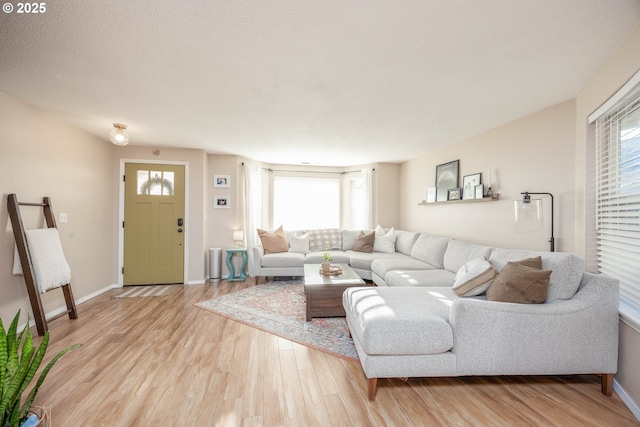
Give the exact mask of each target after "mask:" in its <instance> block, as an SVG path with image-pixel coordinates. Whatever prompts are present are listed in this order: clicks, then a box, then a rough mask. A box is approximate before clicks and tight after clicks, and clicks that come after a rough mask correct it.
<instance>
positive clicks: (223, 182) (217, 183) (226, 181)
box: [213, 175, 231, 188]
mask: <svg viewBox="0 0 640 427" xmlns="http://www.w3.org/2000/svg"><path fill="white" fill-rule="evenodd" d="M213 186H214V187H224V188H229V187H231V176H229V175H214V176H213Z"/></svg>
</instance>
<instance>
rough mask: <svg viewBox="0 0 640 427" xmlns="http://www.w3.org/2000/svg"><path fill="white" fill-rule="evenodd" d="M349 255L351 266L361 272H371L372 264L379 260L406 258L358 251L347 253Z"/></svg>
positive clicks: (396, 254)
mask: <svg viewBox="0 0 640 427" xmlns="http://www.w3.org/2000/svg"><path fill="white" fill-rule="evenodd" d="M347 255H348V256H349V264H350V265H351V268H356V269H359V270H369V271H371V263H372V262H373V261H374V260H378V259H394V260H396V259H402V258H406V257H407V256H406V255H402V254H399V253H395V252H394V253H392V254H388V253H384V252H372V253H370V254H367V253H364V252H356V251H347Z"/></svg>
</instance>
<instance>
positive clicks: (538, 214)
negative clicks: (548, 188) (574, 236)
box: [513, 191, 556, 252]
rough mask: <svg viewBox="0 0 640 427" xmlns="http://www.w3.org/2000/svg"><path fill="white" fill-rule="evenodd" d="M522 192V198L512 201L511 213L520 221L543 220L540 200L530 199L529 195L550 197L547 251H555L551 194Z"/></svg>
mask: <svg viewBox="0 0 640 427" xmlns="http://www.w3.org/2000/svg"><path fill="white" fill-rule="evenodd" d="M520 194H522V196H523V197H522V200H514V201H513V208H514V210H513V215H514V220H515V221H516V222H521V221H538V222H542V221H543V215H542V200H541V199H531V195H532V194H533V195H538V196H549V197H550V198H551V238H550V239H549V251H550V252H555V250H556V245H555V240H556V239H555V237H553V194H551V193H534V192H531V191H525V192H524V193H520Z"/></svg>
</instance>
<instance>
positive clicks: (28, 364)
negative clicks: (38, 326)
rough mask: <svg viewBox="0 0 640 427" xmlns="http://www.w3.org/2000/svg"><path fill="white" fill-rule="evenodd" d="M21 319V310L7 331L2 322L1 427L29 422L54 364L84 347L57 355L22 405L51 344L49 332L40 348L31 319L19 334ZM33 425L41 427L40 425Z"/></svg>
mask: <svg viewBox="0 0 640 427" xmlns="http://www.w3.org/2000/svg"><path fill="white" fill-rule="evenodd" d="M19 318H20V311H18V313H17V314H16V316H15V317H14V318H13V321H12V322H11V325H10V326H9V329H7V330H5V329H4V325H3V324H2V319H0V427H17V426H21V425H23V424H24V423H25V421H27V418H29V416H30V414H29V411H30V410H31V405H32V404H33V401H34V399H35V397H36V394H37V393H38V390H39V389H40V386H41V385H42V383H43V382H44V379H45V378H46V376H47V374H48V373H49V371H50V370H51V368H52V367H53V365H54V364H55V363H56V362H57V361H58V360H59V359H60V358H61V357H62V356H64V355H65V354H67V353H68V352H69V351H71V350H74V349H76V348H78V347H80V345H81V344H74V345H71V346H69V347H67V348H65V349H63V350H61V351H60V352H59V353H58V354H56V356H55V357H54V358H53V359H51V361H50V362H49V363H48V364H47V366H46V367H45V368H44V369H43V371H42V373H40V376H39V377H38V380H37V381H36V383H35V385H34V386H33V387H32V388H31V391H30V392H29V394H28V395H27V398H26V399H25V400H24V402H22V394H23V393H24V392H25V391H26V389H27V387H28V386H29V383H31V380H33V378H34V377H35V375H36V372H37V371H38V368H39V367H40V364H41V363H42V360H43V359H44V355H45V352H46V351H47V346H48V345H49V331H46V332H45V334H44V336H43V337H42V341H41V342H40V345H39V346H38V347H37V348H36V347H34V345H33V339H32V336H31V331H30V330H29V327H28V324H29V319H27V326H26V327H25V328H24V329H23V330H22V331H21V332H20V333H18V332H17V330H18V319H19ZM32 421H33V417H32V418H31V419H30V422H32ZM38 422H39V421H38ZM31 425H37V423H36V424H31Z"/></svg>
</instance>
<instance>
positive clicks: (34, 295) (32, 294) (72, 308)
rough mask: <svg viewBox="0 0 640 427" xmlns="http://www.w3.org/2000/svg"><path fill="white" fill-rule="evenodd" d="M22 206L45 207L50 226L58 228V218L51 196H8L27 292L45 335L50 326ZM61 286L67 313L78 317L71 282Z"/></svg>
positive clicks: (71, 316) (37, 321) (36, 320)
mask: <svg viewBox="0 0 640 427" xmlns="http://www.w3.org/2000/svg"><path fill="white" fill-rule="evenodd" d="M20 206H37V207H42V208H43V209H44V218H45V220H46V223H47V227H48V228H56V220H55V218H54V216H53V209H52V207H51V199H50V198H49V197H43V198H42V203H25V202H18V197H17V196H16V195H15V194H9V196H8V198H7V207H8V209H9V218H11V226H12V227H13V235H14V237H15V239H16V247H17V248H18V254H19V255H20V263H21V264H22V272H23V274H24V281H25V284H26V285H27V292H28V293H29V301H30V302H31V309H32V311H33V317H34V320H35V322H36V329H37V330H38V335H44V334H45V332H46V331H47V330H48V329H49V328H48V326H47V319H46V317H45V314H44V308H43V306H42V300H41V299H40V291H39V289H38V285H37V283H36V281H35V277H34V274H33V264H32V260H31V255H30V254H29V248H28V245H27V237H26V234H25V229H24V224H23V223H22V216H21V214H20ZM61 287H62V291H63V292H64V300H65V302H66V303H67V311H66V313H67V314H69V318H70V319H77V318H78V311H77V309H76V303H75V301H74V299H73V293H72V292H71V284H70V283H67V284H65V285H62V286H61Z"/></svg>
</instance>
